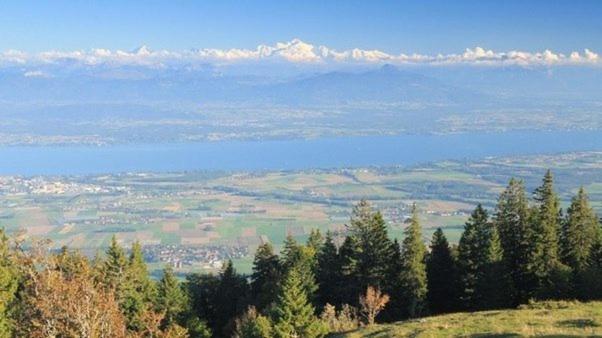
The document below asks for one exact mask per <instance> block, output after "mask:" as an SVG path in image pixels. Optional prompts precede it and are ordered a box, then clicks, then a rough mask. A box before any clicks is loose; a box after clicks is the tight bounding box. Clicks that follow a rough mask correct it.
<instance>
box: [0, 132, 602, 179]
mask: <svg viewBox="0 0 602 338" xmlns="http://www.w3.org/2000/svg"><path fill="white" fill-rule="evenodd" d="M569 151H602V133H600V132H597V131H560V132H558V131H554V132H552V131H516V132H505V133H465V134H447V135H402V136H367V137H338V138H320V139H310V140H279V141H220V142H204V143H176V144H134V145H114V146H106V147H88V146H86V147H80V146H64V147H59V146H51V147H50V146H49V147H44V146H40V147H27V146H18V147H17V146H15V147H1V148H0V174H3V175H27V176H29V175H86V174H100V173H120V172H133V171H141V172H148V171H153V172H165V171H195V170H225V171H259V170H303V169H312V168H340V167H362V166H389V165H402V166H408V165H415V164H419V163H425V162H433V161H441V160H462V159H478V158H483V157H488V156H516V155H530V154H550V153H559V152H569Z"/></svg>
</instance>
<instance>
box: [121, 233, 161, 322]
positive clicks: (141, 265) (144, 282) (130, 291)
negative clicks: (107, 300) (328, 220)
mask: <svg viewBox="0 0 602 338" xmlns="http://www.w3.org/2000/svg"><path fill="white" fill-rule="evenodd" d="M155 296H156V289H155V285H154V283H153V281H151V279H150V278H149V275H148V269H147V268H146V263H145V262H144V256H143V254H142V247H141V246H140V243H139V242H137V241H136V242H134V244H133V245H132V250H131V253H130V257H129V260H128V266H127V272H126V283H125V288H124V290H123V301H122V305H121V307H122V309H123V313H124V315H125V318H126V322H127V325H128V328H129V329H131V330H135V331H138V330H140V329H141V328H142V322H141V316H142V315H143V313H144V311H147V310H148V309H149V308H150V307H151V305H152V304H153V302H154V300H155Z"/></svg>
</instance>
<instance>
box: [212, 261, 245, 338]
mask: <svg viewBox="0 0 602 338" xmlns="http://www.w3.org/2000/svg"><path fill="white" fill-rule="evenodd" d="M213 301H214V305H213V306H214V308H215V314H216V316H215V319H216V321H215V329H214V330H213V332H214V334H217V335H220V334H221V335H223V336H224V337H230V336H231V335H232V333H233V332H234V329H235V327H234V319H235V318H236V317H238V316H239V315H241V314H242V313H243V312H244V311H245V309H246V308H247V307H248V306H249V285H248V283H247V280H246V278H245V277H243V276H241V275H239V274H238V273H237V272H236V270H235V269H234V266H233V265H232V261H231V260H228V261H227V262H226V263H225V264H224V267H223V269H222V271H221V273H220V275H219V284H218V286H217V289H216V294H215V297H214V300H213Z"/></svg>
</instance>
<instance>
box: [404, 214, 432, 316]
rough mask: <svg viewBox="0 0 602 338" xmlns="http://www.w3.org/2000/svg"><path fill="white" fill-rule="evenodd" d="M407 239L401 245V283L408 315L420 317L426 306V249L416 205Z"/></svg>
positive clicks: (406, 231)
mask: <svg viewBox="0 0 602 338" xmlns="http://www.w3.org/2000/svg"><path fill="white" fill-rule="evenodd" d="M404 234H405V238H404V239H403V242H402V245H401V260H402V271H401V283H402V288H403V290H404V294H405V295H404V301H405V304H406V308H407V315H408V316H410V317H417V316H420V315H421V314H422V313H423V312H424V310H425V305H426V292H427V280H426V265H425V255H426V248H425V245H424V242H423V241H422V230H421V226H420V221H419V219H418V210H417V208H416V205H414V206H413V207H412V218H411V219H410V224H409V225H408V227H407V228H406V229H405V232H404Z"/></svg>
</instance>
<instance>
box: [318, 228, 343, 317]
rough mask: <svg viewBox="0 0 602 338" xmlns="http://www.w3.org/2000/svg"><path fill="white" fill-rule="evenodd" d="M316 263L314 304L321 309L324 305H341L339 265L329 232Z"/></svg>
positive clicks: (335, 248)
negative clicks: (316, 287) (316, 293)
mask: <svg viewBox="0 0 602 338" xmlns="http://www.w3.org/2000/svg"><path fill="white" fill-rule="evenodd" d="M317 262H318V266H317V268H316V283H317V284H318V295H317V297H316V302H317V305H318V308H322V307H323V306H324V305H326V303H330V304H334V305H341V304H342V299H341V297H340V292H341V290H340V286H341V284H340V283H341V278H342V275H341V264H340V260H339V257H338V253H337V247H336V245H335V244H334V240H333V238H332V234H331V233H330V232H327V233H326V239H325V241H324V244H323V245H322V247H321V248H320V251H319V252H318V254H317Z"/></svg>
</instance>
